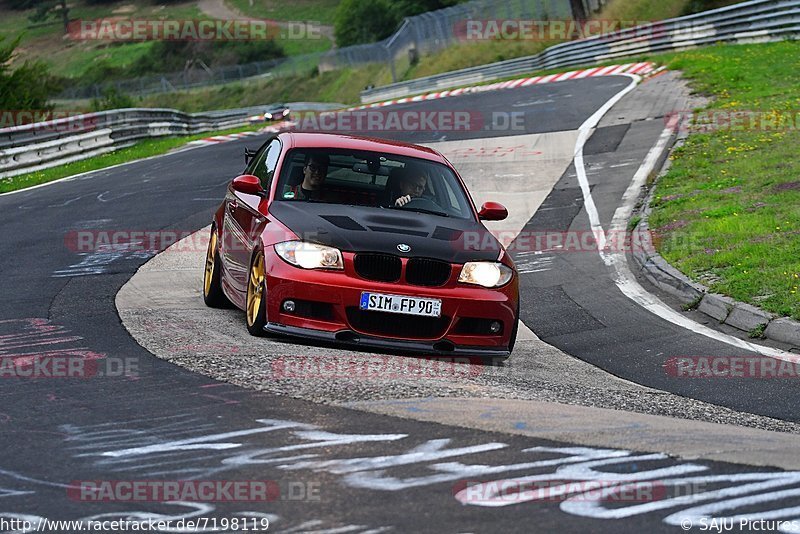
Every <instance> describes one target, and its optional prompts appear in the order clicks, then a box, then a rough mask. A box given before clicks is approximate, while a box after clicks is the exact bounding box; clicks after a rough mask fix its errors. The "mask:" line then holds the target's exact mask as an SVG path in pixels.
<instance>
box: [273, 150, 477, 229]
mask: <svg viewBox="0 0 800 534" xmlns="http://www.w3.org/2000/svg"><path fill="white" fill-rule="evenodd" d="M320 161H322V162H325V161H327V168H325V169H324V181H323V182H322V184H321V185H320V186H318V187H315V186H314V184H313V182H314V181H313V180H306V177H307V176H308V175H309V174H310V173H311V171H313V170H316V172H320V171H319V170H318V169H317V168H318V167H319V166H320V165H319V162H320ZM307 162H310V166H311V167H312V169H311V170H309V169H307V168H306V167H307V165H306V163H307ZM307 186H310V187H307ZM405 196H407V197H409V198H408V199H407V201H406V204H405V205H403V206H398V204H397V200H398V198H400V197H405ZM275 199H276V200H283V201H293V202H297V201H315V202H326V203H331V204H349V205H361V206H373V207H384V208H391V209H403V210H408V211H419V212H429V213H434V214H438V215H445V216H449V217H459V218H465V219H466V218H471V217H472V216H473V215H472V211H471V208H470V204H469V200H468V197H467V195H466V192H465V191H464V190H463V188H462V187H461V183H460V182H459V181H458V179H457V178H456V176H455V174H454V173H453V171H452V170H451V169H450V168H449V167H447V166H446V165H442V164H440V163H435V162H432V161H427V160H423V159H417V158H408V157H404V156H396V155H393V154H383V153H378V152H364V151H347V150H326V149H293V150H291V151H290V152H289V153H288V155H287V157H286V159H285V160H284V164H283V167H282V170H281V176H280V181H279V182H278V188H277V190H276V195H275Z"/></svg>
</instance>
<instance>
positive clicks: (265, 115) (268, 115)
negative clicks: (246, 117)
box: [264, 113, 272, 121]
mask: <svg viewBox="0 0 800 534" xmlns="http://www.w3.org/2000/svg"><path fill="white" fill-rule="evenodd" d="M264 119H265V120H268V121H271V120H272V113H264Z"/></svg>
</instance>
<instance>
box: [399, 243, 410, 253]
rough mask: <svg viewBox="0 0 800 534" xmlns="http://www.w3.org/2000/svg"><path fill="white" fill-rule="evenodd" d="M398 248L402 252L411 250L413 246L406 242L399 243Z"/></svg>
mask: <svg viewBox="0 0 800 534" xmlns="http://www.w3.org/2000/svg"><path fill="white" fill-rule="evenodd" d="M397 250H399V251H400V252H410V251H411V247H409V246H408V245H406V244H405V243H400V244H399V245H397Z"/></svg>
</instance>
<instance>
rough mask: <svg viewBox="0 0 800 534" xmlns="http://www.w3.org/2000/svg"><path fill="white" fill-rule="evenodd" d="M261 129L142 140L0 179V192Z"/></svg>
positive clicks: (250, 127) (241, 128)
mask: <svg viewBox="0 0 800 534" xmlns="http://www.w3.org/2000/svg"><path fill="white" fill-rule="evenodd" d="M263 126H264V125H263V124H259V125H250V126H241V127H239V128H231V129H228V130H219V131H214V132H204V133H199V134H194V135H187V136H170V137H160V138H156V139H143V140H142V141H139V142H137V143H136V144H134V145H132V146H129V147H126V148H120V149H118V150H115V151H113V152H109V153H108V154H102V155H100V156H94V157H91V158H87V159H84V160H80V161H75V162H72V163H67V164H65V165H60V166H58V167H52V168H50V169H43V170H41V171H36V172H32V173H29V174H20V175H18V176H13V177H11V178H0V193H7V192H9V191H16V190H19V189H25V188H26V187H31V186H34V185H39V184H44V183H47V182H52V181H53V180H58V179H60V178H65V177H67V176H73V175H75V174H81V173H84V172H89V171H96V170H98V169H104V168H106V167H111V166H112V165H119V164H120V163H127V162H130V161H134V160H137V159H142V158H148V157H150V156H157V155H159V154H165V153H166V152H169V151H170V150H172V149H173V148H177V147H180V146H183V145H185V144H186V143H188V142H190V141H194V140H196V139H203V138H206V137H210V136H213V135H226V134H232V133H239V132H247V131H254V130H258V129H260V128H263Z"/></svg>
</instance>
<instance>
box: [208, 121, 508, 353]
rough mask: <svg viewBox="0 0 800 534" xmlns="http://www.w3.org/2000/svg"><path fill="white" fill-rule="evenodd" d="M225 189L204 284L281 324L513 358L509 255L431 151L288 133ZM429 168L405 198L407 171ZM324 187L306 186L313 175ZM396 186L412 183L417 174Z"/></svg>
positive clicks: (385, 343) (258, 325) (317, 333)
mask: <svg viewBox="0 0 800 534" xmlns="http://www.w3.org/2000/svg"><path fill="white" fill-rule="evenodd" d="M249 154H250V158H251V159H250V160H249V162H248V164H247V168H246V169H245V171H244V173H243V174H242V175H241V176H238V177H237V178H235V179H234V180H233V181H232V182H231V184H230V185H229V187H228V192H227V195H226V196H225V200H224V201H223V202H222V204H221V205H220V207H219V209H218V210H217V212H216V213H215V215H214V219H213V221H212V229H211V236H210V241H209V246H208V253H207V256H206V265H205V274H204V280H203V281H204V283H203V295H204V299H205V302H206V304H207V305H209V306H213V307H218V306H226V305H229V303H233V304H234V305H235V306H237V307H239V308H241V309H242V310H245V312H246V313H245V315H246V322H247V329H248V331H249V332H250V333H251V334H253V335H266V334H283V335H290V336H297V337H301V338H305V339H314V340H324V341H328V342H336V343H341V344H350V345H360V346H367V347H381V348H387V349H397V350H404V351H412V352H425V353H429V354H439V355H448V354H449V355H469V356H472V355H477V356H481V357H491V358H501V359H502V358H505V357H507V356H509V355H510V354H511V351H512V349H513V348H514V342H515V340H516V336H517V321H518V317H519V278H518V275H517V272H516V269H515V267H514V263H513V262H512V260H511V257H510V256H509V255H508V254H507V253H506V251H505V249H504V248H503V247H502V245H501V244H500V243H499V242H498V241H497V239H495V237H494V236H493V235H492V234H491V233H490V232H489V231H488V230H487V229H486V227H484V225H483V224H482V223H481V220H502V219H504V218H505V217H506V216H507V215H508V213H507V211H506V209H505V208H504V207H503V206H501V205H500V204H497V203H494V202H487V203H485V204H484V205H483V207H482V208H481V210H480V211H478V210H476V209H475V206H474V204H473V202H472V199H471V198H470V196H469V194H468V193H467V191H466V188H465V187H464V183H463V181H462V180H461V178H460V177H459V175H458V173H457V172H456V170H455V169H454V168H453V167H452V165H451V164H450V163H449V162H448V161H447V160H446V159H445V158H444V157H443V156H442V155H441V154H439V153H438V152H436V151H435V150H432V149H429V148H425V147H421V146H416V145H410V144H405V143H399V142H394V141H385V140H379V139H367V138H361V137H354V136H345V135H333V134H318V133H292V132H284V133H281V134H278V135H276V136H275V137H273V138H271V139H269V140H268V141H266V142H265V143H264V144H263V145H262V146H261V148H260V149H259V150H258V151H257V152H255V153H249ZM412 169H413V170H414V172H417V173H418V172H422V173H423V174H424V180H423V183H420V184H417V185H415V186H413V187H414V188H416V194H415V195H414V198H411V200H410V201H406V203H405V204H404V205H402V206H398V205H397V200H396V199H397V198H398V197H397V195H398V192H397V188H396V186H397V185H398V183H397V182H398V179H400V178H403V179H404V180H405V179H406V178H407V174H408V173H410V172H411V170H412ZM309 177H311V178H313V180H312V181H316V182H317V184H322V185H321V187H317V188H316V189H313V188H312V192H313V193H314V194H311V192H310V190H309V189H307V188H304V186H305V185H311V182H308V184H307V182H306V181H304V180H305V179H309ZM401 185H404V186H408V183H403V184H401Z"/></svg>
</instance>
